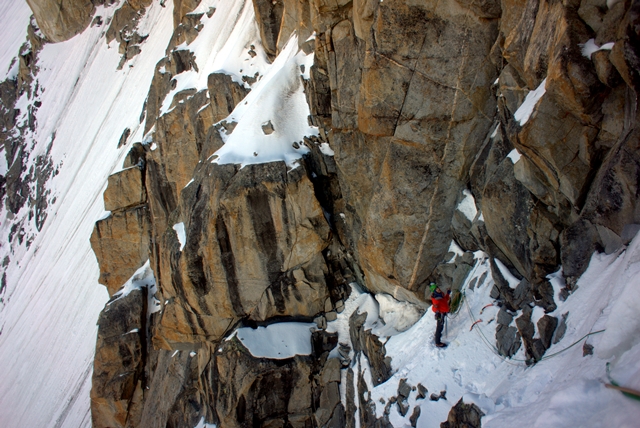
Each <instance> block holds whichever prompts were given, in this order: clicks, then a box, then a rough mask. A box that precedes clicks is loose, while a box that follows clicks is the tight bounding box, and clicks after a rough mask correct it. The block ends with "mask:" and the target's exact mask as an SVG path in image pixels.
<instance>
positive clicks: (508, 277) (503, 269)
mask: <svg viewBox="0 0 640 428" xmlns="http://www.w3.org/2000/svg"><path fill="white" fill-rule="evenodd" d="M494 261H495V262H496V266H498V269H500V273H501V274H502V277H503V278H504V279H505V280H506V281H507V282H508V283H509V287H511V288H513V289H515V288H516V287H517V286H518V284H520V280H519V279H518V278H516V277H515V276H513V275H512V274H511V271H509V269H508V268H507V267H506V266H505V265H504V264H503V263H502V262H501V261H500V260H498V259H494Z"/></svg>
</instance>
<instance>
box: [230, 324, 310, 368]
mask: <svg viewBox="0 0 640 428" xmlns="http://www.w3.org/2000/svg"><path fill="white" fill-rule="evenodd" d="M315 328H316V325H315V324H314V323H302V322H280V323H275V324H270V325H268V326H266V327H258V328H255V329H254V328H251V327H241V328H239V329H238V330H237V331H236V333H235V335H236V337H237V338H238V339H239V340H240V342H242V344H243V345H244V347H245V348H247V350H248V351H249V352H250V353H251V355H253V356H254V357H257V358H269V359H274V360H282V359H285V358H292V357H294V356H296V355H310V354H311V351H312V349H311V332H312V331H313V330H315Z"/></svg>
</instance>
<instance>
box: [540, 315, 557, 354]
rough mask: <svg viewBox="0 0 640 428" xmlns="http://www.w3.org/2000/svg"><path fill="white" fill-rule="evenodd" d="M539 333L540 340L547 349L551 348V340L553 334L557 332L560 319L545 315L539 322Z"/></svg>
mask: <svg viewBox="0 0 640 428" xmlns="http://www.w3.org/2000/svg"><path fill="white" fill-rule="evenodd" d="M537 324H538V333H539V334H540V340H541V341H542V345H543V346H544V348H545V349H549V347H550V346H551V339H552V338H553V333H554V332H555V331H556V327H557V325H558V318H556V317H552V316H549V315H545V316H543V317H542V318H540V319H539V320H538V323H537Z"/></svg>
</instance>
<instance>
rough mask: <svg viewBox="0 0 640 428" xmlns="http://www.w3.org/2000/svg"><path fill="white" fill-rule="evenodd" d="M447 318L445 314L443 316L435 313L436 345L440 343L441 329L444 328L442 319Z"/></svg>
mask: <svg viewBox="0 0 640 428" xmlns="http://www.w3.org/2000/svg"><path fill="white" fill-rule="evenodd" d="M446 317H447V314H443V313H440V312H436V321H437V322H438V323H437V324H436V345H437V344H439V343H442V341H441V340H442V329H443V328H444V319H445V318H446Z"/></svg>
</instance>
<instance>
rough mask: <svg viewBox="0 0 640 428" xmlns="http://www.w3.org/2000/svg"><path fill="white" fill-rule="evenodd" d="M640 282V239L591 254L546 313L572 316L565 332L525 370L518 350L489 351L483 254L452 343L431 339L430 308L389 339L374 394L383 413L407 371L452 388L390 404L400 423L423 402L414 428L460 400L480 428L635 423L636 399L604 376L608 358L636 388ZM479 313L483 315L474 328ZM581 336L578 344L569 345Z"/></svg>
mask: <svg viewBox="0 0 640 428" xmlns="http://www.w3.org/2000/svg"><path fill="white" fill-rule="evenodd" d="M478 256H481V254H478ZM501 270H502V268H501ZM484 273H486V274H487V275H486V277H485V279H484V281H482V282H478V284H477V285H476V286H475V287H474V289H473V290H470V289H468V288H467V284H469V282H470V281H471V280H473V279H474V278H480V277H481V276H482V275H483V274H484ZM561 275H562V270H559V271H558V272H556V273H554V274H551V275H549V278H550V282H551V284H552V286H553V287H554V290H557V291H559V288H560V287H561V286H562V285H563V280H562V279H561ZM638 284H640V236H636V238H635V239H634V240H633V241H632V242H631V243H630V244H629V246H628V248H627V249H626V251H624V252H622V253H620V254H618V255H616V254H611V255H604V254H598V253H596V254H594V255H593V256H592V259H591V262H590V264H589V268H588V269H587V271H586V272H585V274H584V275H583V276H582V277H581V278H580V279H579V281H578V284H577V285H578V288H577V289H576V290H575V291H574V292H573V293H572V294H571V295H570V296H569V298H568V299H567V300H566V301H564V302H563V301H560V300H559V299H557V298H556V303H557V304H558V308H557V309H556V310H555V311H554V312H553V313H551V314H550V315H552V316H556V317H561V314H563V313H567V312H568V313H569V316H568V318H567V331H566V334H565V336H564V338H563V339H562V340H561V341H560V342H559V343H557V344H555V345H552V346H551V348H550V349H549V350H548V351H547V353H546V354H545V357H544V358H543V360H542V361H540V362H538V363H537V364H536V365H534V366H530V367H527V366H526V364H525V363H524V359H525V358H524V350H523V348H522V347H521V348H520V350H519V351H518V352H517V353H516V355H515V356H514V357H513V358H511V359H505V358H503V357H500V356H499V355H497V353H496V352H495V349H494V348H493V346H494V344H495V338H494V337H495V317H496V315H497V312H498V310H499V308H498V307H497V306H488V307H486V305H487V304H490V303H492V302H493V299H491V297H490V293H491V288H492V287H493V279H492V278H491V271H490V267H489V262H488V260H487V259H486V258H485V257H479V258H477V259H476V264H475V266H474V268H473V269H472V271H471V272H470V274H469V276H468V277H467V279H466V281H465V285H464V286H463V290H464V291H465V300H464V301H463V303H462V307H461V309H460V311H459V312H458V313H457V314H452V315H450V316H449V317H448V321H447V324H448V325H447V328H446V329H445V332H446V335H445V341H446V342H448V343H449V347H448V348H446V349H444V350H443V349H439V348H436V347H435V346H434V344H433V335H434V331H435V324H436V322H435V319H434V317H433V314H432V313H431V312H430V311H428V312H427V313H425V315H424V316H423V317H422V318H421V319H420V320H419V321H418V322H417V323H416V324H415V325H414V326H412V327H411V328H409V329H408V330H406V331H405V332H402V333H399V334H397V335H394V336H392V337H391V338H389V340H388V341H387V342H386V343H385V347H386V349H387V355H388V356H390V357H391V358H392V360H391V364H392V368H393V370H394V374H393V376H392V377H391V379H389V380H388V381H387V382H385V383H383V384H381V385H378V386H377V387H375V388H373V390H372V392H371V398H372V402H373V403H374V404H375V407H376V413H377V416H378V417H380V416H382V412H383V410H384V404H381V402H380V400H381V399H382V400H383V401H384V402H385V403H386V402H387V401H388V400H389V398H390V397H392V396H395V395H396V394H397V388H398V384H399V382H400V379H402V378H406V379H407V382H408V383H410V384H411V385H417V384H418V383H422V384H423V385H424V386H425V387H427V389H428V390H429V393H433V392H435V393H438V392H439V391H441V390H446V391H447V400H446V401H445V400H439V401H430V400H429V399H426V400H419V399H417V397H416V393H415V392H412V393H411V395H410V397H409V399H408V404H409V405H410V410H409V412H408V413H407V415H406V416H405V417H402V416H401V415H400V414H399V413H398V411H397V407H396V406H395V405H394V406H392V407H391V413H390V415H389V418H390V421H391V423H392V424H393V426H395V427H405V426H409V416H410V415H411V414H412V412H413V407H415V406H419V407H421V414H422V416H421V417H420V418H419V419H418V423H417V427H418V428H425V427H439V426H440V423H441V422H443V421H445V420H446V419H447V415H448V413H449V410H450V408H451V406H452V405H454V404H455V403H456V402H457V401H458V400H459V399H460V398H461V397H462V398H463V399H464V402H466V403H469V402H473V403H475V404H476V405H478V406H479V407H480V408H481V410H482V411H483V412H484V413H485V415H486V416H484V417H483V418H482V426H483V427H487V428H492V427H493V428H496V427H500V428H503V427H512V426H531V427H549V426H553V427H574V426H585V427H587V426H588V427H597V426H616V427H635V426H637V424H636V421H637V420H638V418H640V407H639V406H638V405H637V402H636V401H634V400H631V399H629V398H627V397H624V396H623V395H622V394H621V393H620V392H619V391H614V390H611V389H607V388H606V387H605V386H604V383H605V382H608V379H607V376H606V363H607V362H610V364H611V376H612V378H613V379H614V380H615V381H616V382H618V383H619V384H620V385H622V386H626V387H629V388H635V389H640V366H638V364H637V361H638V360H639V359H640V336H639V335H638V331H640V326H639V325H638V320H639V319H640V316H639V315H638V314H639V313H640V296H639V294H640V293H639V292H638V291H637V289H638V288H639V287H638ZM482 308H484V310H482ZM543 315H544V311H543V310H542V309H541V308H537V307H536V308H534V311H533V315H532V320H533V321H534V323H535V322H536V321H537V319H539V318H540V317H542V316H543ZM477 320H481V321H480V322H479V323H478V324H476V325H475V326H474V327H473V329H472V330H471V331H470V326H471V325H472V324H473V322H474V321H477ZM602 328H606V331H605V332H604V333H600V334H593V335H591V336H589V337H588V338H587V339H583V340H582V341H578V339H580V338H582V337H583V336H585V335H586V334H587V333H590V332H596V331H599V330H601V329H602ZM576 341H578V344H577V346H573V347H570V346H571V345H572V344H574V343H576ZM585 341H586V342H588V343H590V344H591V345H593V346H594V348H595V355H591V356H587V357H583V356H582V346H581V344H582V343H584V342H585ZM354 367H357V366H354ZM426 415H428V416H426Z"/></svg>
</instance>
